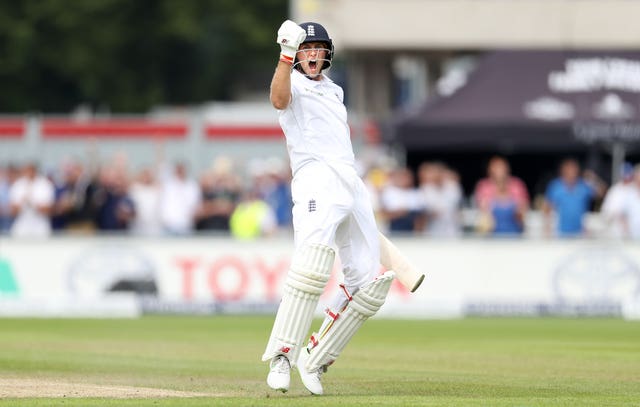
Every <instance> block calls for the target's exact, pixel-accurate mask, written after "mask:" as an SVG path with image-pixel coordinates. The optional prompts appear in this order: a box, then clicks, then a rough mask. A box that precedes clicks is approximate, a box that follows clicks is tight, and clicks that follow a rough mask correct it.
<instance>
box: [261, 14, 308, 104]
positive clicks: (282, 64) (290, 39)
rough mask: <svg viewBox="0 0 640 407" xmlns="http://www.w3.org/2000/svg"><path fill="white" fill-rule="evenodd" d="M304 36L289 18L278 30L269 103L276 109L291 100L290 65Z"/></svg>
mask: <svg viewBox="0 0 640 407" xmlns="http://www.w3.org/2000/svg"><path fill="white" fill-rule="evenodd" d="M305 38H306V32H305V31H304V30H303V29H302V28H301V27H300V26H298V25H297V24H296V23H294V22H293V21H291V20H287V21H285V22H284V23H282V25H281V26H280V29H279V30H278V39H277V42H278V44H280V60H279V61H278V66H277V67H276V72H275V73H274V74H273V79H272V80H271V94H270V99H271V104H272V105H273V107H275V108H276V109H278V110H283V109H286V108H287V106H289V102H291V67H292V66H293V61H294V60H295V59H296V52H297V51H298V46H299V45H300V43H301V42H302V41H304V39H305Z"/></svg>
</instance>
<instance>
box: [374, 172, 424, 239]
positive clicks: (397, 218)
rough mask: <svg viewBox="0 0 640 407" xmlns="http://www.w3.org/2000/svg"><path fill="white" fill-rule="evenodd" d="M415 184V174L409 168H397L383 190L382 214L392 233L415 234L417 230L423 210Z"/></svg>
mask: <svg viewBox="0 0 640 407" xmlns="http://www.w3.org/2000/svg"><path fill="white" fill-rule="evenodd" d="M413 182H414V180H413V174H412V173H411V171H410V170H409V169H408V168H404V167H403V168H397V169H395V170H393V171H392V172H391V176H390V180H389V184H388V185H387V186H385V187H384V188H383V190H382V195H381V197H380V204H381V212H382V214H383V216H384V217H385V219H386V220H387V222H388V223H389V230H390V231H391V232H405V233H406V232H413V231H414V230H416V228H417V219H418V215H419V213H420V209H421V208H420V200H419V197H418V193H417V190H416V189H415V188H414V185H413Z"/></svg>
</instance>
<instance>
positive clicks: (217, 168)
mask: <svg viewBox="0 0 640 407" xmlns="http://www.w3.org/2000/svg"><path fill="white" fill-rule="evenodd" d="M232 170H233V169H232V168H231V162H230V161H229V162H226V160H222V159H219V160H217V161H216V163H215V164H214V166H213V168H212V169H211V170H210V171H207V172H205V173H204V174H202V176H201V177H200V190H201V194H202V200H201V202H200V206H199V208H198V209H197V210H196V215H195V216H196V229H197V230H217V231H229V230H230V226H229V219H230V218H231V214H232V213H233V210H234V209H235V207H236V205H237V204H238V200H239V199H240V182H239V181H238V178H237V177H236V176H235V175H234V174H233V172H232Z"/></svg>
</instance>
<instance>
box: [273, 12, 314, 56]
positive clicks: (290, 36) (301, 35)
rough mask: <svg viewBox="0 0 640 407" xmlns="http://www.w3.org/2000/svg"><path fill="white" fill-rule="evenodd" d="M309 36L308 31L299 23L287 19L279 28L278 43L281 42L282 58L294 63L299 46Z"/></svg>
mask: <svg viewBox="0 0 640 407" xmlns="http://www.w3.org/2000/svg"><path fill="white" fill-rule="evenodd" d="M305 38H307V33H306V32H305V31H304V29H302V28H301V27H300V26H299V25H298V24H296V23H294V22H293V21H291V20H287V21H285V22H284V23H282V25H281V26H280V29H279V30H278V40H277V42H278V44H280V60H281V61H284V62H287V63H288V64H290V65H293V61H294V59H295V57H296V52H298V47H299V46H300V44H301V43H302V41H304V40H305Z"/></svg>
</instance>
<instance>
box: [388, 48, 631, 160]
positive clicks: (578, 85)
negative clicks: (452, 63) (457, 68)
mask: <svg viewBox="0 0 640 407" xmlns="http://www.w3.org/2000/svg"><path fill="white" fill-rule="evenodd" d="M393 127H394V131H393V133H394V138H395V142H397V143H400V144H401V145H403V146H404V147H405V148H406V149H407V150H428V151H432V152H433V151H440V152H447V151H469V152H470V151H478V150H483V151H495V152H497V153H498V152H499V153H522V152H524V153H531V152H536V153H544V152H551V151H553V152H562V151H567V152H575V151H585V150H586V149H588V148H589V146H590V145H591V146H592V145H600V144H603V145H613V144H616V143H617V144H623V145H627V146H628V145H631V144H633V143H635V142H638V141H640V52H625V51H619V52H617V51H616V52H613V51H612V52H608V51H602V52H598V51H589V52H586V51H496V52H491V53H488V54H486V55H485V56H484V57H483V58H482V59H481V60H480V61H479V63H478V66H477V68H476V69H475V70H474V71H473V72H472V73H471V74H470V75H469V76H468V78H467V81H466V83H465V84H464V85H463V86H461V87H460V88H458V89H457V90H456V91H455V92H453V93H452V94H450V95H448V96H439V97H437V98H434V99H432V100H430V101H429V102H428V103H426V104H425V105H424V106H422V107H421V108H420V109H418V110H417V111H414V112H410V113H404V114H401V115H400V116H399V117H397V118H396V120H395V121H394V125H393Z"/></svg>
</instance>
